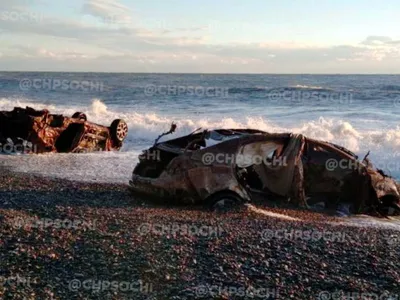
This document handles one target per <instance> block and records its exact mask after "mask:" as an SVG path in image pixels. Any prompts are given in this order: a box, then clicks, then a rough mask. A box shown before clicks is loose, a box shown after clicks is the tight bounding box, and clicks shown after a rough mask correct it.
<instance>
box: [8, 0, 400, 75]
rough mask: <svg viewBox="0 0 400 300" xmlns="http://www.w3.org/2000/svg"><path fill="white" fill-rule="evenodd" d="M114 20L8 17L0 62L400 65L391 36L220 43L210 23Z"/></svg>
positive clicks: (95, 7)
mask: <svg viewBox="0 0 400 300" xmlns="http://www.w3.org/2000/svg"><path fill="white" fill-rule="evenodd" d="M0 1H4V0H0ZM23 2H24V0H16V1H15V2H13V3H14V4H15V3H17V4H18V5H22V4H23ZM4 3H5V2H0V5H5V4H4ZM8 3H9V2H8ZM82 11H83V12H84V14H87V15H91V16H93V17H96V18H102V20H104V18H107V17H109V16H122V17H124V18H125V17H130V14H131V10H130V9H129V8H127V7H126V6H124V5H122V4H121V3H119V2H118V1H113V0H88V1H86V2H85V4H84V6H83V8H82ZM121 20H122V19H121ZM106 25H107V24H98V23H97V24H93V23H85V20H82V21H77V20H71V19H65V18H64V19H62V18H45V19H44V18H43V19H38V20H36V21H35V20H32V22H30V23H29V24H27V22H26V21H25V22H23V21H19V20H7V19H2V18H0V28H1V31H2V34H3V40H4V41H5V44H3V45H2V46H1V48H0V52H1V53H2V56H1V57H0V63H1V65H0V66H1V68H2V69H7V68H11V69H18V68H32V69H33V70H42V67H40V66H41V65H43V64H44V65H45V66H48V67H49V68H54V69H57V70H60V69H62V68H64V69H65V70H72V69H71V68H75V69H76V70H82V71H84V70H88V71H132V70H134V71H138V72H139V71H149V72H168V71H171V70H173V71H176V72H213V71H214V70H215V72H286V73H296V72H306V73H307V72H309V73H312V72H323V73H329V72H348V71H349V70H351V68H355V67H356V68H357V70H361V71H362V70H374V69H375V70H376V69H377V68H380V69H382V70H383V69H384V70H385V71H383V72H384V73H388V72H389V71H388V70H392V69H395V68H397V71H395V72H399V71H398V70H400V68H399V67H400V65H399V62H400V51H399V50H400V49H399V47H400V41H397V40H395V39H392V38H390V37H386V36H368V37H367V38H366V39H365V40H363V41H361V42H359V43H358V44H354V45H332V46H329V47H328V46H320V45H315V44H309V43H307V42H302V43H299V42H292V41H280V42H269V41H260V42H258V43H245V42H240V37H238V40H239V42H234V43H233V42H232V43H227V42H225V43H215V42H214V43H212V42H210V41H211V39H210V38H209V36H207V35H205V34H207V33H208V32H205V31H206V27H201V26H199V27H182V28H175V29H174V30H173V31H165V30H161V29H160V30H154V29H153V30H151V29H149V28H145V27H143V28H139V27H135V26H134V25H133V24H132V23H128V24H121V23H120V24H118V26H106ZM27 37H29V39H30V44H29V46H27V45H28V44H27V42H26V38H27ZM18 39H19V41H18ZM11 41H12V42H11ZM43 45H46V46H45V47H43ZM68 49H74V50H68ZM75 49H76V50H75ZM369 68H370V69H369ZM218 70H219V71H218Z"/></svg>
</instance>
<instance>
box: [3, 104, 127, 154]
mask: <svg viewBox="0 0 400 300" xmlns="http://www.w3.org/2000/svg"><path fill="white" fill-rule="evenodd" d="M127 134H128V126H127V124H126V122H125V121H124V120H122V119H116V120H114V121H113V122H112V123H111V125H110V126H109V127H106V126H102V125H98V124H95V123H91V122H89V121H87V116H86V115H85V114H84V113H81V112H76V113H74V114H73V115H72V116H71V117H66V116H63V115H58V114H51V113H50V112H49V111H48V110H46V109H44V110H35V109H33V108H30V107H26V108H20V107H15V108H14V109H13V110H12V111H0V144H1V145H2V146H3V147H2V148H1V149H2V150H3V152H7V149H8V150H10V149H22V150H23V151H22V152H23V153H44V152H58V153H66V152H72V153H79V152H92V151H111V150H119V149H120V148H121V147H122V144H123V141H124V140H125V138H126V136H127ZM10 145H11V146H10ZM28 145H29V146H28ZM18 146H19V147H18ZM9 152H10V151H9Z"/></svg>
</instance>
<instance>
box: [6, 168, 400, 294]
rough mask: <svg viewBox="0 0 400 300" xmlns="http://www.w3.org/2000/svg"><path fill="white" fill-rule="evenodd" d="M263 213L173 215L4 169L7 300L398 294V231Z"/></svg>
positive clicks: (125, 196)
mask: <svg viewBox="0 0 400 300" xmlns="http://www.w3.org/2000/svg"><path fill="white" fill-rule="evenodd" d="M258 208H259V207H258ZM264 210H265V208H264ZM267 211H268V213H263V211H259V210H257V209H253V208H247V209H243V210H242V211H239V212H231V213H227V214H215V213H211V212H208V211H206V210H205V209H203V208H201V207H182V206H180V207H166V206H162V205H160V204H157V205H156V204H154V203H151V202H149V201H146V199H140V198H137V197H133V196H132V195H131V194H130V193H129V191H128V188H127V185H121V184H115V185H113V184H96V183H82V182H72V181H65V180H53V179H48V178H42V177H38V176H34V175H27V174H19V173H12V172H10V171H8V170H4V169H0V298H1V299H24V297H25V299H273V298H279V299H290V298H292V299H345V298H343V297H344V296H349V295H360V297H361V295H362V293H369V294H374V295H378V296H381V295H384V294H385V293H388V294H389V293H391V294H399V297H400V259H399V256H400V235H399V234H398V233H399V232H398V231H396V230H392V229H390V228H378V227H376V228H375V227H361V226H360V227H357V226H345V225H343V224H342V223H340V221H341V220H340V219H338V218H335V217H330V216H327V215H324V214H319V213H314V212H308V211H302V210H289V209H278V208H274V209H268V210H267ZM271 212H273V213H274V214H271ZM282 214H283V215H285V216H289V217H290V218H288V217H282V216H281V215H282ZM17 276H19V277H20V278H19V279H16V278H17ZM140 281H141V283H140ZM252 296H253V297H252ZM327 296H329V297H330V298H323V297H327ZM334 297H336V298H334ZM341 297H342V298H341ZM385 299H386V298H385Z"/></svg>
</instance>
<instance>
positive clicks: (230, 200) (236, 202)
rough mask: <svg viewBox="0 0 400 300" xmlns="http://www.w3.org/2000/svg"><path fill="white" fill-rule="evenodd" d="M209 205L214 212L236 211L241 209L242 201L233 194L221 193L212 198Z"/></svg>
mask: <svg viewBox="0 0 400 300" xmlns="http://www.w3.org/2000/svg"><path fill="white" fill-rule="evenodd" d="M209 204H210V208H211V211H214V212H228V211H237V210H239V209H240V208H242V206H243V200H242V198H240V197H239V196H238V195H236V194H235V193H233V192H222V193H218V194H216V195H214V196H212V197H211V198H210V201H209Z"/></svg>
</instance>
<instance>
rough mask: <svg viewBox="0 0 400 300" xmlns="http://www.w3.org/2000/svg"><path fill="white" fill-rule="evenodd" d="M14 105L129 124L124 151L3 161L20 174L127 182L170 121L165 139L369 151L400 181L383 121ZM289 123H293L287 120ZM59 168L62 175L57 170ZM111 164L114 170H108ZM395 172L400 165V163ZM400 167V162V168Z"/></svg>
mask: <svg viewBox="0 0 400 300" xmlns="http://www.w3.org/2000/svg"><path fill="white" fill-rule="evenodd" d="M14 106H22V107H25V106H31V107H33V108H36V109H43V108H47V109H49V110H50V111H51V112H53V113H57V114H64V115H72V114H73V113H74V112H76V111H81V112H84V113H86V114H87V116H88V119H89V121H92V122H95V123H98V124H103V125H108V124H111V122H112V120H114V119H117V118H122V119H125V120H126V122H127V123H128V126H129V135H128V137H127V139H126V141H125V143H124V146H123V148H122V149H121V151H120V152H117V153H105V152H103V153H95V154H87V155H86V154H83V155H78V154H62V155H61V154H60V155H59V154H57V155H51V154H50V155H38V156H32V157H0V163H3V164H5V165H7V166H9V167H12V168H15V169H16V170H19V171H23V172H29V173H32V172H33V173H39V174H44V175H46V176H62V177H63V178H71V179H73V180H95V181H98V180H100V179H101V180H105V181H107V182H127V180H128V179H129V176H130V174H131V172H132V170H133V167H134V166H135V164H136V162H137V155H138V154H139V153H140V151H141V149H145V148H147V147H148V146H150V145H151V144H152V143H153V142H154V140H155V139H156V138H157V136H158V135H159V134H160V133H162V132H164V131H167V130H168V129H169V127H170V124H171V123H172V122H176V123H177V125H178V129H177V132H176V133H175V134H173V135H169V136H167V137H164V140H166V139H170V138H176V137H178V136H182V135H185V134H188V133H190V132H192V131H194V130H195V129H197V128H200V127H201V128H204V129H215V128H253V129H259V130H264V131H267V132H294V133H301V134H304V135H306V136H308V137H310V138H314V139H320V140H325V141H330V142H334V143H336V144H339V145H342V146H344V147H346V148H348V149H350V150H351V151H353V152H355V153H356V154H358V155H359V156H360V157H363V156H364V155H365V154H366V153H367V152H368V151H369V150H371V156H370V157H371V159H372V161H373V162H374V163H377V164H378V166H379V167H380V168H381V169H383V170H384V171H386V172H388V173H389V174H391V175H393V176H394V177H396V178H400V169H399V170H397V169H395V170H393V165H389V162H398V161H399V159H400V153H399V152H398V149H399V147H400V126H398V125H397V126H396V125H395V126H393V125H392V126H388V125H384V124H385V122H384V121H382V122H379V120H378V121H377V120H374V121H371V124H369V126H368V128H371V127H373V126H376V128H372V129H368V130H367V129H365V128H364V129H363V128H362V127H360V126H357V125H359V124H358V123H356V121H355V120H357V119H356V118H354V119H351V120H341V119H338V118H327V117H319V118H316V119H312V120H303V121H301V122H300V121H299V122H295V121H293V119H295V118H296V117H295V116H294V117H293V118H284V117H283V118H282V122H279V121H277V120H276V119H275V121H272V120H269V119H266V118H262V117H257V116H240V117H238V116H226V117H221V115H219V114H213V113H210V114H209V115H207V116H204V115H198V116H197V118H196V117H195V116H193V117H189V116H186V115H184V114H177V115H174V114H173V112H171V113H170V114H167V113H166V114H164V113H163V114H161V113H156V112H152V111H147V112H146V111H135V110H134V109H130V110H128V109H126V108H118V107H114V106H113V107H108V106H107V105H106V104H105V103H103V102H102V101H101V99H93V101H92V103H91V104H89V105H87V106H69V105H68V106H67V105H66V104H65V105H54V104H46V103H34V102H32V101H29V99H12V100H11V99H4V98H3V99H0V110H11V109H13V107H14ZM288 119H289V120H291V123H288V122H284V121H285V120H288ZM60 166H61V168H62V170H63V172H59V170H60ZM110 166H112V168H110ZM396 168H397V165H396ZM399 168H400V164H399Z"/></svg>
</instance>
